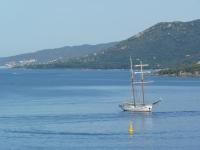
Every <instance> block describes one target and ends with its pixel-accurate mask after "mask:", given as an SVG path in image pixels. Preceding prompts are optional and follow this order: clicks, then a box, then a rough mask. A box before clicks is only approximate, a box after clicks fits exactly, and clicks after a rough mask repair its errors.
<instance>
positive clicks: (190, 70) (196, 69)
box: [155, 63, 200, 77]
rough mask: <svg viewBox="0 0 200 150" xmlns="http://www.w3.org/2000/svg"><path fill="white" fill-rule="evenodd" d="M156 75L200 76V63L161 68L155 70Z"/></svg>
mask: <svg viewBox="0 0 200 150" xmlns="http://www.w3.org/2000/svg"><path fill="white" fill-rule="evenodd" d="M155 74H156V75H168V76H181V77H184V76H195V77H200V63H197V64H192V65H183V66H179V67H176V68H167V69H161V70H158V71H156V72H155Z"/></svg>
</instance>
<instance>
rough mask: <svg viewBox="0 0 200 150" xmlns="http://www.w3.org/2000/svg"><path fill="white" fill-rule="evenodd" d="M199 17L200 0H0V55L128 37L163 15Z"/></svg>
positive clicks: (168, 18)
mask: <svg viewBox="0 0 200 150" xmlns="http://www.w3.org/2000/svg"><path fill="white" fill-rule="evenodd" d="M194 19H200V0H0V57H3V56H9V55H15V54H20V53H25V52H31V51H36V50H40V49H47V48H56V47H62V46H66V45H80V44H86V43H88V44H97V43H104V42H111V41H119V40H123V39H126V38H128V37H130V36H132V35H134V34H136V33H137V32H140V31H142V30H144V29H145V28H147V27H149V26H152V25H154V24H155V23H158V22H161V21H175V20H176V21H177V20H179V21H190V20H194Z"/></svg>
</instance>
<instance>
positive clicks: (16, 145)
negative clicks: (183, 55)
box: [0, 69, 200, 150]
mask: <svg viewBox="0 0 200 150" xmlns="http://www.w3.org/2000/svg"><path fill="white" fill-rule="evenodd" d="M145 79H146V80H148V81H153V82H151V83H150V84H147V85H146V86H145V102H146V103H151V102H154V101H156V100H158V99H161V100H162V101H161V102H160V103H159V104H158V105H155V106H154V107H153V112H147V113H131V112H124V111H122V110H121V109H120V108H119V104H121V103H122V102H124V101H127V100H130V99H131V88H130V87H131V83H130V73H129V71H128V70H70V69H52V70H48V69H47V70H45V69H44V70H31V69H30V70H26V69H0V149H1V150H133V149H134V150H144V149H148V150H169V149H170V150H188V149H190V150H199V149H200V78H198V77H169V76H153V75H147V76H145ZM136 97H137V100H138V101H140V99H141V92H140V85H137V87H136ZM130 123H132V124H133V130H134V131H133V134H129V132H128V128H129V124H130Z"/></svg>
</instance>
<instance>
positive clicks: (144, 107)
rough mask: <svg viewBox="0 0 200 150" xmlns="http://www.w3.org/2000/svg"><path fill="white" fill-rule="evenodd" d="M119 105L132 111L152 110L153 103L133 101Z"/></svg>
mask: <svg viewBox="0 0 200 150" xmlns="http://www.w3.org/2000/svg"><path fill="white" fill-rule="evenodd" d="M119 107H120V108H121V109H122V110H124V111H131V112H151V111H152V105H151V104H148V105H146V104H145V105H142V104H139V105H138V104H137V105H134V104H133V103H124V104H122V105H119Z"/></svg>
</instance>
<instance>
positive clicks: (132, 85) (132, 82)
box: [130, 56, 136, 106]
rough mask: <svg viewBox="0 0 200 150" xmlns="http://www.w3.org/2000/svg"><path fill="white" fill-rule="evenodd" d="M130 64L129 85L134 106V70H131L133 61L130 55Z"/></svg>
mask: <svg viewBox="0 0 200 150" xmlns="http://www.w3.org/2000/svg"><path fill="white" fill-rule="evenodd" d="M130 64H131V69H130V71H131V87H132V99H133V103H134V106H135V105H136V104H135V88H134V72H133V62H132V58H131V56H130Z"/></svg>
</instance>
